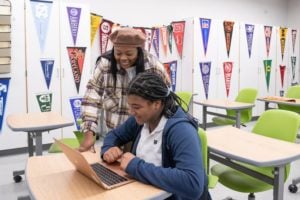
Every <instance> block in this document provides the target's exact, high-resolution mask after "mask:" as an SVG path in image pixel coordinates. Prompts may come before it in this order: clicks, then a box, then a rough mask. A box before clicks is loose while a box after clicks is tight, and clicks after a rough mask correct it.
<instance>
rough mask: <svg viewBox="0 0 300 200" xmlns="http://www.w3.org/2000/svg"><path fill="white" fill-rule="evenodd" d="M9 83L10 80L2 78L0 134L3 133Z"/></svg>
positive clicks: (0, 87) (0, 80) (0, 89)
mask: <svg viewBox="0 0 300 200" xmlns="http://www.w3.org/2000/svg"><path fill="white" fill-rule="evenodd" d="M9 81H10V78H0V132H1V131H2V124H3V119H4V114H5V108H6V99H7V94H8V87H9Z"/></svg>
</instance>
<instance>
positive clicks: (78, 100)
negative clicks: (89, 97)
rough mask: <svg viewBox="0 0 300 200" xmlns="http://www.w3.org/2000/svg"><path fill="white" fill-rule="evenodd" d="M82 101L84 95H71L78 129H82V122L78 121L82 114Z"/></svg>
mask: <svg viewBox="0 0 300 200" xmlns="http://www.w3.org/2000/svg"><path fill="white" fill-rule="evenodd" d="M81 102H82V97H71V98H70V104H71V109H72V113H73V117H74V121H75V123H76V128H77V130H80V124H79V123H78V122H79V120H78V119H80V116H81V111H80V108H81Z"/></svg>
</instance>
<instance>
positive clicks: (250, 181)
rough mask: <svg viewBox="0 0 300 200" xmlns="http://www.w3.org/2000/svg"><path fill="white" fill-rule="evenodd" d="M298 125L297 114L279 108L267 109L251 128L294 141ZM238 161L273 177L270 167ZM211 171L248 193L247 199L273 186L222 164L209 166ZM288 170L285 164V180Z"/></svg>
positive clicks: (299, 123) (277, 137) (224, 182)
mask: <svg viewBox="0 0 300 200" xmlns="http://www.w3.org/2000/svg"><path fill="white" fill-rule="evenodd" d="M299 125H300V118H299V116H298V114H296V113H294V112H290V111H285V110H279V109H276V110H268V111H266V112H264V113H263V114H262V115H261V116H260V117H259V119H258V121H257V122H256V124H255V125H254V127H253V129H252V132H253V133H254V134H259V135H263V136H267V137H272V138H276V139H279V140H284V141H288V142H295V140H296V135H297V132H298V128H299ZM232 142H234V141H232ZM253 150H254V151H255V149H253ZM239 163H240V164H242V165H243V166H245V167H247V168H249V169H252V170H254V171H257V172H260V173H262V174H265V175H267V176H269V177H274V176H273V168H272V167H256V166H253V165H249V164H243V163H241V162H239ZM211 172H212V174H213V175H215V176H218V177H219V182H220V183H221V184H223V185H224V186H226V187H228V188H230V189H232V190H235V191H238V192H243V193H249V196H248V199H249V200H253V199H255V196H254V193H257V192H263V191H266V190H269V189H272V188H273V186H272V185H270V184H267V183H265V182H263V181H261V180H258V179H256V178H254V177H251V176H248V175H246V174H244V173H243V172H240V171H237V170H235V169H232V168H230V167H227V166H225V165H222V164H216V165H214V166H213V167H212V168H211ZM289 172H290V165H286V166H285V177H284V180H285V181H286V179H287V178H288V175H289Z"/></svg>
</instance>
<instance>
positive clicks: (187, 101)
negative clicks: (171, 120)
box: [176, 91, 193, 112]
mask: <svg viewBox="0 0 300 200" xmlns="http://www.w3.org/2000/svg"><path fill="white" fill-rule="evenodd" d="M176 94H177V96H179V97H180V98H181V99H182V100H183V101H184V102H183V103H182V104H181V107H182V108H183V109H184V110H185V111H186V112H187V111H188V108H189V105H190V103H191V100H192V97H193V93H191V92H185V91H179V92H176Z"/></svg>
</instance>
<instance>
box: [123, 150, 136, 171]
mask: <svg viewBox="0 0 300 200" xmlns="http://www.w3.org/2000/svg"><path fill="white" fill-rule="evenodd" d="M134 157H135V155H133V154H132V153H129V152H127V153H124V154H123V155H122V157H121V168H122V169H123V170H124V171H125V169H126V168H127V165H128V163H129V162H130V161H131V160H132V159H133V158H134Z"/></svg>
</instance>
